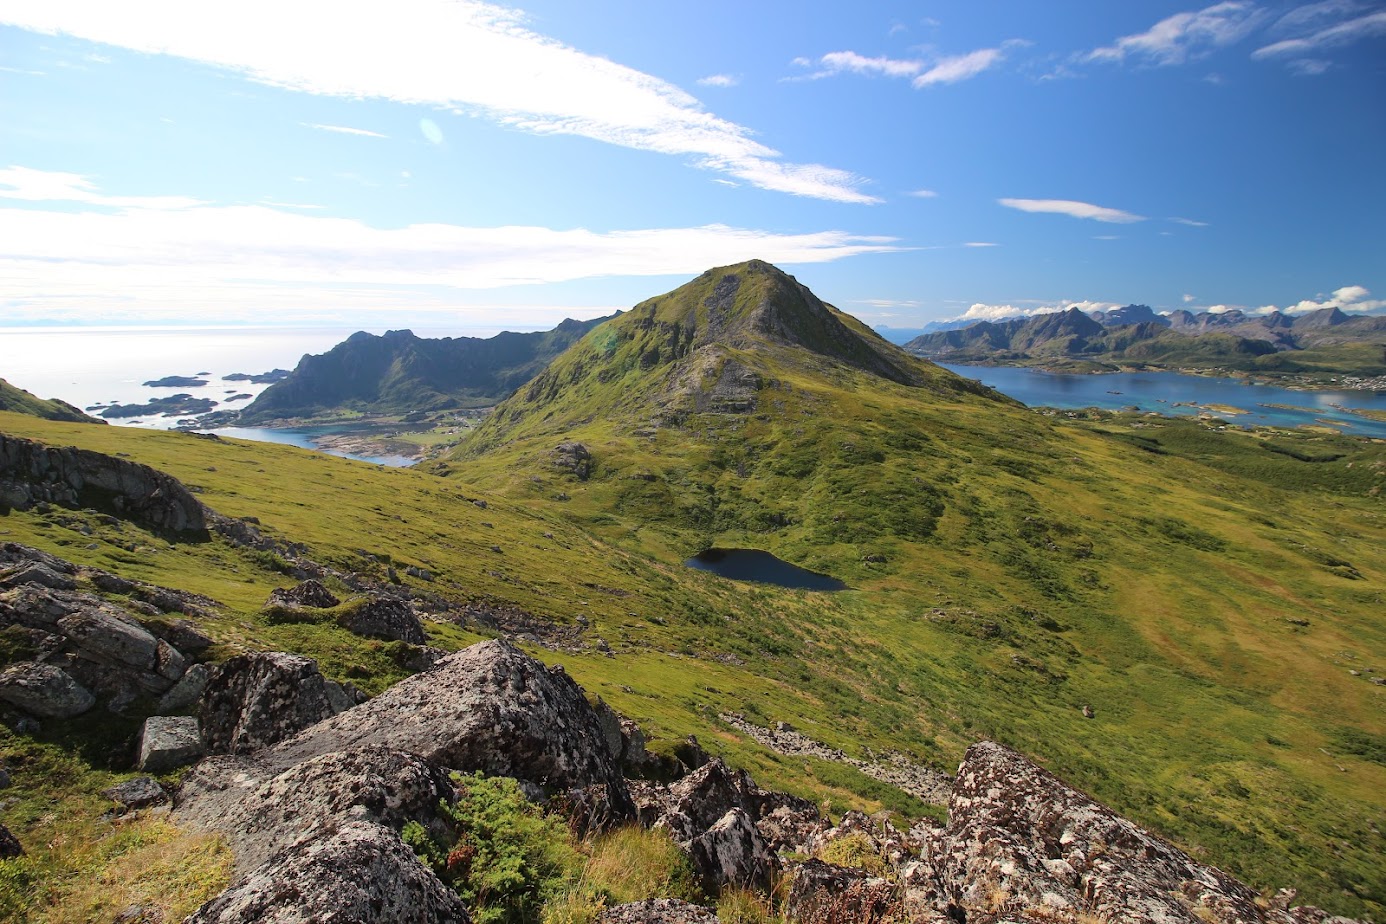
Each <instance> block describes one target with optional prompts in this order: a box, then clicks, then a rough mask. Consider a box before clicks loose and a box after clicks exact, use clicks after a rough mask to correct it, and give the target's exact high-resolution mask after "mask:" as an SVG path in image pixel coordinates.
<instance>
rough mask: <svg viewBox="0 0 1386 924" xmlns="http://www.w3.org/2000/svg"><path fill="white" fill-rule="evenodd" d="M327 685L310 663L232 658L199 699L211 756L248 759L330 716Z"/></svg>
mask: <svg viewBox="0 0 1386 924" xmlns="http://www.w3.org/2000/svg"><path fill="white" fill-rule="evenodd" d="M334 711H335V710H334V709H333V707H332V701H331V699H330V697H329V695H328V691H327V681H326V679H325V678H324V677H323V676H322V674H321V673H319V672H318V665H317V663H316V662H315V661H313V660H311V659H310V658H304V657H300V656H298V655H291V654H285V653H283V652H278V651H271V652H259V653H256V654H248V655H238V656H237V657H234V658H231V659H229V660H228V661H226V662H225V663H223V664H222V665H221V666H220V667H218V668H217V670H216V672H215V673H214V674H213V675H212V678H211V680H209V681H208V682H207V689H206V690H205V691H204V692H203V694H202V707H201V710H200V715H201V718H202V734H203V737H204V738H205V740H206V742H207V750H208V751H209V752H210V753H213V754H246V753H249V752H251V751H255V750H258V749H260V748H264V747H268V746H269V745H272V744H275V743H277V742H279V741H283V740H284V739H285V738H288V737H289V736H290V735H293V734H294V733H295V732H298V731H301V730H302V729H304V728H307V727H308V726H310V725H312V724H313V723H314V722H320V721H322V720H323V719H325V718H327V717H328V716H330V715H332V714H333V713H334Z"/></svg>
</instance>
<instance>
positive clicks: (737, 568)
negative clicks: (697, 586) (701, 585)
mask: <svg viewBox="0 0 1386 924" xmlns="http://www.w3.org/2000/svg"><path fill="white" fill-rule="evenodd" d="M684 564H685V565H687V566H688V567H690V568H696V569H698V570H699V571H711V572H712V573H713V574H717V575H720V576H721V577H724V578H730V579H731V580H733V581H756V582H758V583H761V584H774V585H776V586H777V587H791V588H794V589H795V590H846V589H847V585H846V584H844V583H842V582H841V581H839V580H838V579H837V578H834V577H828V576H827V575H826V574H819V573H817V572H816V571H809V570H806V569H804V568H800V567H799V566H798V565H791V564H790V563H789V562H787V561H784V560H782V559H779V558H776V557H775V556H773V555H771V554H770V553H769V552H762V551H761V550H760V549H708V550H706V551H704V552H701V553H699V554H698V555H696V556H694V557H693V558H690V559H688V561H686V562H684Z"/></svg>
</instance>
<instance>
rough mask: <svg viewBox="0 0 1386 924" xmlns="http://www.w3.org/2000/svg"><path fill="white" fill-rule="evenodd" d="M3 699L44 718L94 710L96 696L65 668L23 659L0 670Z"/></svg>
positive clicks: (67, 717)
mask: <svg viewBox="0 0 1386 924" xmlns="http://www.w3.org/2000/svg"><path fill="white" fill-rule="evenodd" d="M0 701H4V702H6V703H9V704H10V705H11V706H16V707H18V708H20V709H22V710H24V711H25V712H28V713H31V714H33V715H36V716H38V717H39V718H41V719H70V718H72V717H73V716H78V715H81V714H82V713H84V712H86V711H87V710H88V709H90V708H91V707H92V706H93V705H94V704H95V703H96V697H94V696H92V694H91V691H90V690H88V689H87V688H86V687H84V686H82V685H81V684H80V683H78V682H77V681H75V680H73V679H72V678H71V677H70V676H69V675H68V674H67V673H66V672H65V671H64V670H62V668H59V667H55V666H53V665H52V664H43V663H39V662H34V661H20V662H18V663H16V664H11V665H10V666H9V667H7V668H5V669H4V671H0Z"/></svg>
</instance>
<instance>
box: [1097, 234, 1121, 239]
mask: <svg viewBox="0 0 1386 924" xmlns="http://www.w3.org/2000/svg"><path fill="white" fill-rule="evenodd" d="M1092 239H1093V240H1094V241H1119V240H1121V235H1120V234H1094V235H1093V236H1092Z"/></svg>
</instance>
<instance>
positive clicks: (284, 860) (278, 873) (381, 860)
mask: <svg viewBox="0 0 1386 924" xmlns="http://www.w3.org/2000/svg"><path fill="white" fill-rule="evenodd" d="M470 920H471V918H470V916H469V915H468V914H467V909H466V908H465V907H464V906H463V904H462V902H461V900H460V899H459V898H458V897H457V893H455V892H453V891H452V890H451V889H449V888H448V887H447V886H445V885H444V884H443V883H442V881H441V880H439V879H438V877H437V876H435V875H434V874H433V871H432V870H430V869H428V868H427V867H426V866H424V865H423V864H422V863H420V862H419V860H418V858H417V857H415V856H414V853H413V851H412V850H410V849H409V848H408V847H406V846H405V845H404V842H403V841H401V840H400V839H399V836H398V835H397V834H395V832H394V831H391V830H390V829H389V828H386V827H382V826H381V825H378V824H372V823H371V822H367V821H352V822H348V823H346V824H344V825H342V826H341V827H339V828H336V829H334V830H331V831H325V832H323V833H322V834H320V835H318V836H315V837H310V838H308V839H305V840H303V841H299V842H297V843H294V844H292V845H290V846H289V847H287V848H285V849H284V850H283V851H281V852H280V853H278V854H277V855H276V856H275V857H274V858H273V859H271V860H270V861H269V862H267V863H265V864H263V865H262V866H260V867H259V868H257V869H255V870H254V871H253V872H251V873H250V874H249V875H247V876H245V877H243V878H241V879H240V880H238V881H237V882H235V883H233V884H232V886H231V888H229V889H227V890H226V891H225V892H223V893H222V894H221V895H219V896H217V897H216V898H214V899H212V900H211V901H210V902H208V903H207V904H205V905H203V906H202V907H201V908H200V909H198V910H197V912H196V913H194V914H193V915H192V916H191V917H189V918H188V919H187V924H305V922H308V921H332V922H340V924H366V922H370V924H468V922H470Z"/></svg>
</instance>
